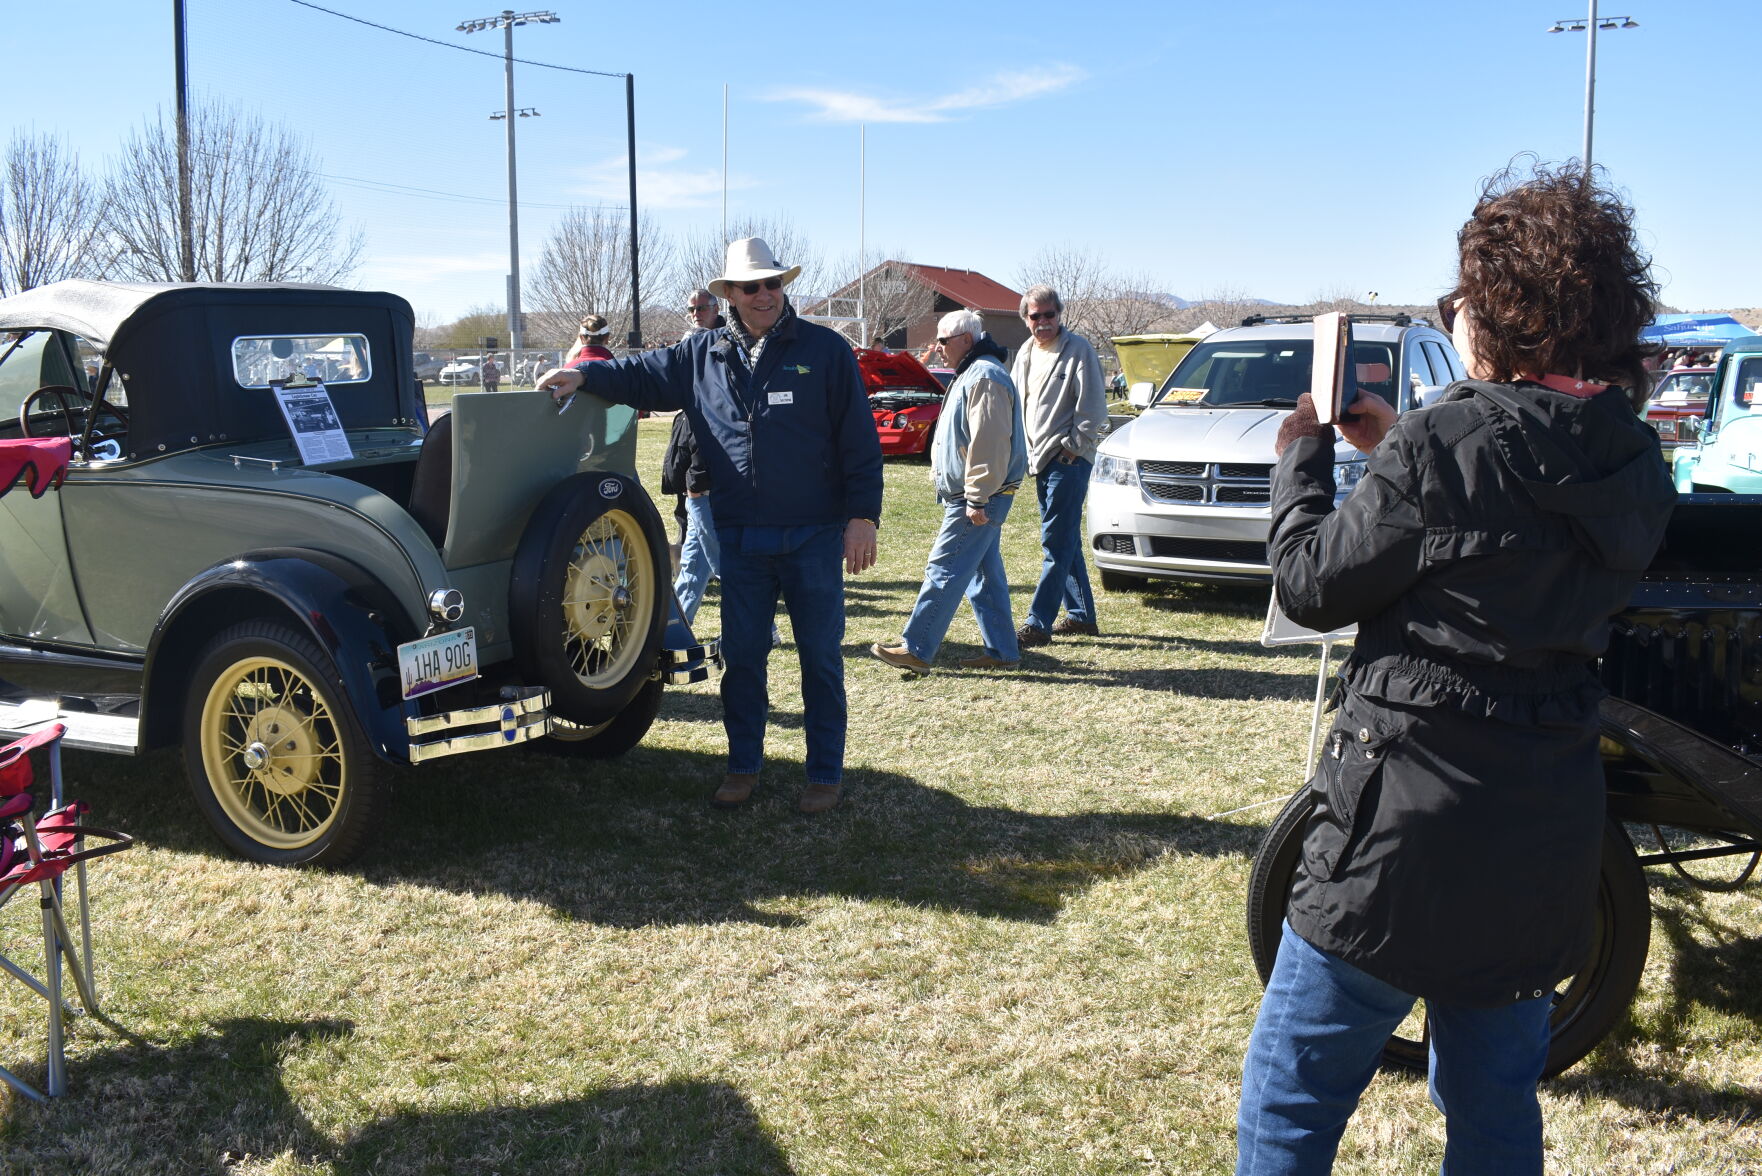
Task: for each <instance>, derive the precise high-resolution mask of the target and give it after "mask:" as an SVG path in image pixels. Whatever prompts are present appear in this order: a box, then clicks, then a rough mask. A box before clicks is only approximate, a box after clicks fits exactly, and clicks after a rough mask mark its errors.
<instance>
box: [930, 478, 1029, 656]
mask: <svg viewBox="0 0 1762 1176" xmlns="http://www.w3.org/2000/svg"><path fill="white" fill-rule="evenodd" d="M939 501H940V502H941V503H942V529H941V530H940V531H938V532H937V533H936V541H935V542H934V543H932V544H931V545H930V562H929V566H928V567H926V568H925V569H924V586H923V587H922V588H920V589H918V602H917V603H916V604H914V605H913V606H912V615H911V619H910V620H908V621H907V622H906V624H905V647H906V648H907V649H909V650H911V653H912V656H913V657H916V658H921V659H923V660H924V661H927V662H928V661H935V660H936V651H937V650H938V649H940V648H941V647H942V639H943V637H945V636H946V635H947V634H948V626H949V623H950V622H951V621H953V620H954V613H955V610H956V609H957V608H959V607H960V603H961V596H962V595H963V594H965V596H966V598H967V599H968V600H970V601H972V602H973V617H974V619H975V620H977V621H978V622H979V639H980V640H981V641H983V642H984V643H985V652H986V653H988V654H990V655H991V656H992V657H994V658H997V659H998V660H999V661H1006V662H1013V661H1015V660H1017V659H1018V658H1020V657H1021V656H1022V654H1021V650H1020V649H1018V648H1017V647H1016V626H1015V621H1014V620H1013V619H1012V618H1011V617H1010V612H1009V578H1008V577H1007V576H1006V575H1005V574H1004V570H1003V552H1002V551H1001V550H1000V548H999V541H1000V540H1001V539H1002V538H1003V520H1004V519H1005V518H1006V517H1008V515H1009V508H1010V504H1011V503H1012V502H1014V501H1015V495H1013V494H994V495H992V497H991V501H989V502H987V503H986V504H985V525H984V526H982V527H981V526H977V525H975V524H974V523H973V522H972V521H971V520H970V519H968V518H967V504H966V500H965V499H959V498H955V499H948V498H940V499H939Z"/></svg>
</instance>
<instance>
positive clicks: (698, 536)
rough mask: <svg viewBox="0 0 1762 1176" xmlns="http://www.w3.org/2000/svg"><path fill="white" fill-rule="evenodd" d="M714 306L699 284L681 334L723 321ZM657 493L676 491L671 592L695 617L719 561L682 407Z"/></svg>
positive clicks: (703, 477)
mask: <svg viewBox="0 0 1762 1176" xmlns="http://www.w3.org/2000/svg"><path fill="white" fill-rule="evenodd" d="M717 306H718V303H717V301H716V296H715V295H714V294H712V293H710V292H709V291H708V290H706V289H704V288H703V287H701V286H700V287H698V288H697V289H695V290H693V291H692V292H691V293H690V295H688V296H687V297H686V300H685V313H686V317H687V318H688V319H689V320H690V321H689V325H687V327H686V328H685V333H684V334H683V335H681V336H680V338H682V339H689V338H691V337H692V336H693V335H696V334H700V333H702V332H704V331H714V330H716V329H718V328H720V327H725V326H727V325H728V322H727V320H726V319H724V318H723V317H722V316H721V315H720V314H718V313H717ZM661 493H663V494H673V495H676V496H677V498H676V499H675V501H674V506H673V517H674V518H676V519H678V520H679V543H678V545H677V546H676V547H675V548H674V549H673V564H674V571H675V573H676V577H675V579H674V582H673V594H674V595H675V596H677V597H678V598H679V606H680V608H682V609H683V610H684V612H685V620H686V623H687V624H689V623H691V621H693V620H694V619H696V617H697V604H698V601H699V600H701V599H702V598H703V594H704V589H705V588H706V587H708V586H709V583H710V577H712V576H714V575H715V574H716V569H717V568H718V567H719V566H720V564H721V549H720V548H719V546H718V545H717V543H716V525H715V523H714V522H713V521H712V520H711V518H710V501H709V497H708V495H709V493H710V470H709V467H708V466H706V465H704V462H703V458H702V456H701V455H700V454H699V453H698V451H697V439H696V438H694V437H693V436H692V435H691V418H690V417H689V416H687V415H686V414H685V413H683V412H677V413H674V414H673V431H672V432H671V433H669V434H668V436H667V448H666V450H665V452H664V453H663V454H662V455H661Z"/></svg>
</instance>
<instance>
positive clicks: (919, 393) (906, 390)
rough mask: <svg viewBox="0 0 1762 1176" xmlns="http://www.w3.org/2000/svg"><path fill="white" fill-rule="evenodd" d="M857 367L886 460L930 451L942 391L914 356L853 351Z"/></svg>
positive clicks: (861, 348) (871, 350)
mask: <svg viewBox="0 0 1762 1176" xmlns="http://www.w3.org/2000/svg"><path fill="white" fill-rule="evenodd" d="M856 355H857V366H858V367H859V368H861V369H862V373H863V383H864V384H865V385H866V386H867V387H868V390H869V407H870V408H871V409H873V410H874V413H875V431H876V432H878V433H880V434H881V452H882V454H883V455H885V456H888V457H899V456H904V455H906V454H913V453H922V454H925V455H928V454H929V452H930V438H931V437H933V436H935V435H936V418H937V417H939V416H941V415H942V397H943V395H944V391H945V390H944V388H943V386H942V384H941V382H940V381H938V380H937V379H936V377H935V376H933V375H931V374H930V371H929V369H928V368H926V367H925V366H924V365H923V364H921V363H919V362H918V359H917V357H916V356H914V355H912V354H910V353H909V352H904V351H881V350H879V349H875V348H867V347H859V348H857V352H856Z"/></svg>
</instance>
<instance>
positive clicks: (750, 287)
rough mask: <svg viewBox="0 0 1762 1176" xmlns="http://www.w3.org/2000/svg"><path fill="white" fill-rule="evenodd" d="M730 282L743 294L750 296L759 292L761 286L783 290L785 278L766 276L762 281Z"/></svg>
mask: <svg viewBox="0 0 1762 1176" xmlns="http://www.w3.org/2000/svg"><path fill="white" fill-rule="evenodd" d="M729 284H730V285H731V286H733V287H734V288H735V289H736V290H739V291H740V292H741V293H742V294H745V295H747V296H749V297H750V296H752V295H754V294H757V293H758V292H759V287H760V286H763V287H764V288H765V289H767V290H781V289H783V279H782V278H766V279H765V280H764V281H762V282H730V283H729Z"/></svg>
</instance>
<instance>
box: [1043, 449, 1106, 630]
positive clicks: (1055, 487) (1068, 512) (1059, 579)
mask: <svg viewBox="0 0 1762 1176" xmlns="http://www.w3.org/2000/svg"><path fill="white" fill-rule="evenodd" d="M1090 464H1091V463H1090V462H1088V461H1085V460H1084V459H1083V458H1080V457H1079V458H1077V459H1075V460H1073V461H1069V462H1066V461H1064V460H1062V459H1061V458H1057V457H1055V458H1053V459H1052V464H1051V465H1049V466H1047V467H1046V468H1045V469H1044V470H1042V471H1040V474H1039V475H1038V476H1037V477H1036V478H1035V479H1034V495H1035V497H1036V498H1038V499H1039V500H1040V548H1041V562H1040V583H1039V584H1038V585H1037V586H1036V587H1035V589H1034V599H1033V601H1032V602H1030V603H1029V605H1028V623H1029V624H1030V625H1033V626H1035V627H1037V628H1039V629H1041V630H1043V631H1050V630H1051V629H1052V622H1054V621H1056V620H1058V608H1059V605H1060V604H1061V603H1062V604H1063V605H1064V609H1065V613H1066V614H1067V615H1068V616H1069V617H1070V618H1071V620H1073V621H1086V622H1089V623H1091V624H1093V623H1094V621H1095V594H1094V593H1093V592H1091V591H1090V590H1089V564H1088V562H1087V561H1086V560H1085V559H1084V558H1083V500H1084V499H1085V498H1087V497H1088V496H1089V466H1090Z"/></svg>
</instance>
